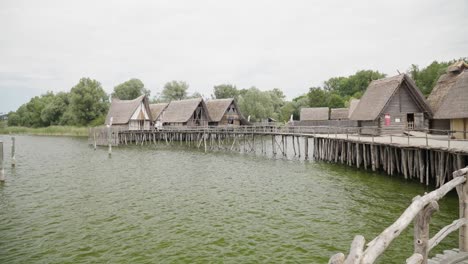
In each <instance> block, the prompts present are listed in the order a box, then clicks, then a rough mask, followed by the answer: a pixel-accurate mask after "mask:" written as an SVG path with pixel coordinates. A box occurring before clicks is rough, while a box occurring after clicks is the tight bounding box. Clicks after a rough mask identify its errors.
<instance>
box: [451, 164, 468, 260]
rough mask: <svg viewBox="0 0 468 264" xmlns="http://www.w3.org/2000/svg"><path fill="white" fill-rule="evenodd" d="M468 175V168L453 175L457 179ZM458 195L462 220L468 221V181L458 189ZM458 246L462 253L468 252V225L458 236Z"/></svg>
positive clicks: (461, 228)
mask: <svg viewBox="0 0 468 264" xmlns="http://www.w3.org/2000/svg"><path fill="white" fill-rule="evenodd" d="M463 173H464V174H467V173H468V168H464V169H460V170H458V171H455V172H454V173H453V178H454V179H455V178H456V177H465V178H468V176H467V175H463ZM456 190H457V194H458V203H459V212H460V219H465V220H466V219H468V181H465V182H464V183H463V184H460V185H459V186H457V187H456ZM458 246H459V249H460V251H461V252H468V225H463V226H462V227H460V233H459V236H458Z"/></svg>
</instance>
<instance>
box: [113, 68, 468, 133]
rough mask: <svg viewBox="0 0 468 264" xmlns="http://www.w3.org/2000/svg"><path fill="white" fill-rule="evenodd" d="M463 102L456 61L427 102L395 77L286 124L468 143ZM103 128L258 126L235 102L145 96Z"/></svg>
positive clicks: (406, 80)
mask: <svg viewBox="0 0 468 264" xmlns="http://www.w3.org/2000/svg"><path fill="white" fill-rule="evenodd" d="M467 102H468V64H466V63H464V62H457V63H455V64H453V65H452V66H450V67H449V68H448V69H447V72H446V73H445V74H444V75H442V76H441V77H440V78H439V80H438V82H437V84H436V86H435V88H434V89H433V90H432V92H431V94H430V95H429V97H428V98H427V99H426V98H425V97H424V95H423V94H422V93H421V91H420V89H419V88H418V87H417V86H416V84H415V82H414V81H413V80H412V79H411V77H410V76H408V75H407V74H399V75H396V76H392V77H387V78H383V79H379V80H374V81H372V82H371V83H370V84H369V86H368V87H367V89H366V90H365V93H364V95H363V96H362V98H361V99H360V100H357V99H352V100H350V102H349V107H348V108H336V109H330V108H328V107H315V108H301V110H300V120H297V121H293V120H291V121H290V122H288V123H287V124H286V125H287V126H327V127H350V128H360V130H359V131H360V133H362V134H364V135H365V134H372V135H376V136H377V135H387V134H397V133H402V132H403V131H412V130H414V131H427V130H430V131H431V133H435V134H437V132H438V131H449V130H451V131H454V132H453V137H454V138H456V139H467V138H468V103H467ZM106 124H107V125H110V124H112V126H113V127H121V128H123V129H128V130H150V129H162V128H164V127H174V126H177V127H211V126H243V125H260V124H255V123H254V124H251V123H250V122H249V121H248V120H247V119H246V118H245V117H244V116H243V115H242V113H241V111H240V108H239V107H238V105H237V102H236V101H235V100H234V99H233V98H229V99H210V100H206V101H205V100H204V99H202V98H195V99H186V100H179V101H171V102H169V103H158V104H150V103H149V100H148V98H147V97H146V96H144V95H142V96H140V97H138V98H136V99H134V100H119V99H116V98H114V99H112V102H111V106H110V109H109V112H108V114H107V117H106ZM262 125H264V123H262Z"/></svg>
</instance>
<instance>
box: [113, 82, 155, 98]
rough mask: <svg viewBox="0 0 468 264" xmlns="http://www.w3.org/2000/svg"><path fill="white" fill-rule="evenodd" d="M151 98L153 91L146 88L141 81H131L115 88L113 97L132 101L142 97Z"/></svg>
mask: <svg viewBox="0 0 468 264" xmlns="http://www.w3.org/2000/svg"><path fill="white" fill-rule="evenodd" d="M143 94H144V95H146V96H148V97H149V96H150V94H151V91H150V90H148V89H146V88H145V85H144V84H143V82H142V81H140V80H139V79H130V80H128V81H126V82H124V83H121V84H119V85H117V86H116V87H114V92H113V93H112V97H117V98H119V99H121V100H132V99H135V98H137V97H139V96H141V95H143Z"/></svg>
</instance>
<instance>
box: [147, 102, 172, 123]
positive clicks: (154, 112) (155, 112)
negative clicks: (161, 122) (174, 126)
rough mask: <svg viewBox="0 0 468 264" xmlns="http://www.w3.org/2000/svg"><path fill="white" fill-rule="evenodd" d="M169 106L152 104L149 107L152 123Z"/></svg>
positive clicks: (166, 104)
mask: <svg viewBox="0 0 468 264" xmlns="http://www.w3.org/2000/svg"><path fill="white" fill-rule="evenodd" d="M168 105H169V104H168V103H159V104H150V105H149V107H150V110H151V117H152V118H153V120H152V121H156V119H158V117H159V115H161V113H162V112H163V111H164V109H166V107H167V106H168Z"/></svg>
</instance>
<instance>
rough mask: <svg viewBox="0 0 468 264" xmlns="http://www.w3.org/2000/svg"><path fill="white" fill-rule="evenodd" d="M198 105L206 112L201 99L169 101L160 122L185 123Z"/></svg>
mask: <svg viewBox="0 0 468 264" xmlns="http://www.w3.org/2000/svg"><path fill="white" fill-rule="evenodd" d="M200 103H201V104H202V105H203V107H204V108H205V111H206V105H205V102H204V101H203V99H202V98H195V99H186V100H180V101H171V102H170V103H169V105H168V106H167V108H166V110H165V111H164V116H163V117H162V122H164V123H185V122H187V121H188V120H189V119H190V117H191V116H192V115H193V112H195V110H196V109H197V107H198V105H199V104H200ZM208 119H209V116H208Z"/></svg>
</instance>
